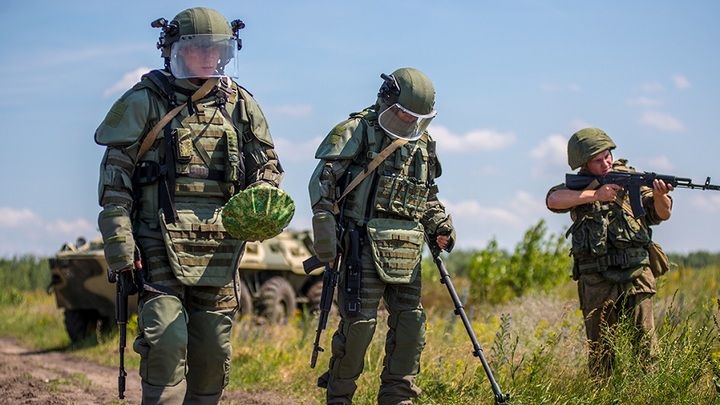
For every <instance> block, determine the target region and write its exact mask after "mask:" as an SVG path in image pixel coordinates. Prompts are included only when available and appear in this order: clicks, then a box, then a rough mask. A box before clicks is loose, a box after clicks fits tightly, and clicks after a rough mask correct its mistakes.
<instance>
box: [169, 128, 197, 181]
mask: <svg viewBox="0 0 720 405" xmlns="http://www.w3.org/2000/svg"><path fill="white" fill-rule="evenodd" d="M172 136H173V137H175V139H174V141H175V172H176V173H178V174H189V173H190V160H192V157H193V154H194V153H193V140H192V131H191V130H190V129H189V128H177V129H174V130H173V131H172Z"/></svg>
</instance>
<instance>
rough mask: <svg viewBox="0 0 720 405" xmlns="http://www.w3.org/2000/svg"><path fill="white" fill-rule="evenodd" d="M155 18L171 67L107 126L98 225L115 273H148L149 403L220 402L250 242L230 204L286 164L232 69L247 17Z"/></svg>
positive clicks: (143, 86) (122, 105) (145, 360)
mask: <svg viewBox="0 0 720 405" xmlns="http://www.w3.org/2000/svg"><path fill="white" fill-rule="evenodd" d="M153 25H154V26H161V27H163V34H162V35H161V37H160V42H159V44H158V46H159V47H160V48H161V49H162V53H163V57H164V58H165V65H166V66H165V69H164V70H162V71H159V70H156V71H152V72H149V73H148V74H146V75H144V76H143V77H142V80H141V81H140V82H139V83H138V84H136V85H135V86H134V87H133V88H132V89H130V90H129V91H127V92H126V93H125V94H124V95H122V97H120V99H119V100H117V101H116V102H115V104H114V105H113V106H112V108H111V109H110V112H109V113H108V114H107V116H106V117H105V119H104V121H103V122H102V123H101V124H100V126H99V128H98V129H97V131H96V133H95V141H96V142H97V143H98V144H100V145H103V146H105V147H106V151H105V155H104V157H103V160H102V164H101V168H100V181H99V199H100V205H101V206H102V207H103V209H102V211H101V213H100V215H99V219H98V224H99V227H100V231H101V233H102V235H103V238H104V242H105V256H106V259H107V262H108V266H109V268H110V270H111V271H114V272H122V271H130V270H132V269H134V268H138V269H139V273H140V274H141V276H142V279H143V281H144V286H143V287H142V288H141V290H140V296H139V300H140V311H139V318H138V328H139V336H138V337H137V339H136V340H135V342H134V345H133V349H134V350H135V351H136V352H137V353H139V354H140V357H141V360H140V376H141V377H142V389H143V403H172V404H181V403H197V404H201V403H202V404H215V403H217V402H218V401H219V399H220V396H221V394H222V391H223V388H224V387H225V386H226V385H227V382H228V378H229V366H230V360H231V346H230V329H231V319H232V315H233V313H234V311H235V310H236V309H237V295H236V291H237V290H238V289H236V287H237V285H236V284H235V283H236V282H237V274H236V269H237V265H238V263H239V260H240V258H241V256H242V252H243V247H244V241H242V240H239V239H237V238H233V237H231V236H230V235H229V234H228V233H227V232H226V231H225V229H224V227H223V225H222V221H221V217H220V215H221V208H222V207H223V204H225V203H226V202H227V201H228V199H229V198H230V197H231V196H233V195H234V194H236V193H237V192H238V191H240V190H242V189H245V188H246V187H254V186H268V187H277V186H278V185H279V183H280V180H281V178H282V174H283V171H282V168H281V166H280V164H279V162H278V159H277V155H276V153H275V151H274V149H273V141H272V138H271V136H270V132H269V130H268V126H267V123H266V121H265V117H264V116H263V113H262V111H261V110H260V107H259V106H258V104H257V103H256V101H255V100H254V99H253V97H252V95H251V94H250V93H248V92H247V91H246V90H245V89H243V88H242V87H240V86H239V85H238V84H237V83H235V81H233V80H232V79H231V78H230V77H229V76H228V75H230V74H233V73H232V72H231V70H232V66H231V62H234V60H235V53H236V51H237V50H238V49H239V44H240V42H239V39H238V38H237V29H239V28H242V26H244V24H242V22H240V21H239V20H235V21H234V22H233V26H232V28H231V26H230V24H229V23H228V22H227V21H226V20H225V18H224V17H223V16H222V15H221V14H220V13H218V12H217V11H214V10H210V9H205V8H193V9H188V10H185V11H183V12H181V13H180V14H178V15H177V16H176V17H175V18H174V19H173V20H172V21H171V22H170V23H167V22H166V21H165V20H164V19H161V20H158V21H156V22H155V23H153ZM178 107H179V108H178ZM173 110H178V111H176V114H174V115H173V114H172V113H171V112H172V111H173ZM169 113H171V114H169ZM163 120H166V121H167V122H165V121H163ZM158 123H160V124H158ZM156 126H157V127H158V128H155V127H156ZM153 128H155V129H156V131H155V132H156V133H155V134H154V135H153V134H152V132H153ZM153 136H155V139H154V140H153V139H150V140H149V141H148V137H153ZM139 259H141V260H139Z"/></svg>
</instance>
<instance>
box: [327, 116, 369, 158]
mask: <svg viewBox="0 0 720 405" xmlns="http://www.w3.org/2000/svg"><path fill="white" fill-rule="evenodd" d="M365 125H367V124H366V123H362V118H360V117H354V118H349V119H347V120H345V121H343V122H341V123H339V124H338V125H336V126H335V128H333V129H332V130H331V131H330V133H329V134H327V136H325V139H323V141H322V143H321V144H320V146H319V147H318V149H317V152H315V158H316V159H325V160H340V159H352V158H354V157H355V156H356V155H357V154H358V152H359V151H360V145H362V142H363V137H364V135H365Z"/></svg>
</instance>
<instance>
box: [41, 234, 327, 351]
mask: <svg viewBox="0 0 720 405" xmlns="http://www.w3.org/2000/svg"><path fill="white" fill-rule="evenodd" d="M310 256H312V235H311V233H310V231H295V230H285V231H283V232H282V233H281V234H280V235H278V236H276V237H274V238H272V239H268V240H265V241H262V242H249V243H248V244H247V246H246V249H245V255H244V256H243V258H242V260H241V261H240V265H239V268H238V272H239V275H240V277H239V278H240V283H239V285H238V290H239V291H240V309H239V310H238V313H237V318H238V319H243V318H249V317H256V318H258V319H263V320H267V321H269V322H271V323H283V322H286V321H287V320H288V319H289V318H290V317H291V316H292V315H294V314H295V313H296V311H308V312H313V311H315V310H317V308H318V307H319V305H320V293H321V291H322V269H317V270H315V271H314V272H313V273H311V274H310V275H307V274H305V272H304V271H303V266H302V262H303V260H305V259H307V258H309V257H310ZM106 268H107V265H106V262H105V257H104V254H103V243H102V239H100V238H98V239H94V240H91V241H86V240H85V239H84V238H78V240H77V241H76V242H75V243H66V244H64V245H63V246H62V248H61V249H60V251H59V252H58V253H57V254H56V255H55V257H53V258H51V259H50V272H51V281H50V285H49V286H48V292H49V293H54V294H55V299H56V303H57V307H58V308H61V309H62V310H63V311H64V316H65V328H66V330H67V333H68V335H69V336H70V339H71V340H72V341H73V342H77V341H80V340H82V339H84V338H85V337H87V336H89V335H90V334H92V333H95V332H96V331H98V330H100V331H104V330H107V331H109V330H112V329H113V328H114V325H115V284H112V283H110V282H108V277H107V271H106ZM129 303H130V308H129V310H130V313H131V314H132V313H136V312H137V296H133V297H130V300H129Z"/></svg>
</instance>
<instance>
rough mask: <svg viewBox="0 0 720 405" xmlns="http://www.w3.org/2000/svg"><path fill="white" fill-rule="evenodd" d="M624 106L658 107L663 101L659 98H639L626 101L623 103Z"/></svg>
mask: <svg viewBox="0 0 720 405" xmlns="http://www.w3.org/2000/svg"><path fill="white" fill-rule="evenodd" d="M625 104H627V105H631V106H640V107H657V106H659V105H662V104H663V101H662V100H661V99H659V98H652V97H646V96H639V97H636V98H631V99H628V100H627V101H625Z"/></svg>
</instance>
